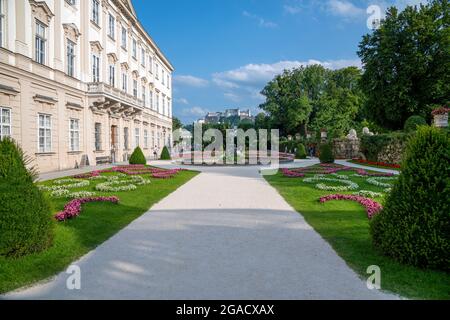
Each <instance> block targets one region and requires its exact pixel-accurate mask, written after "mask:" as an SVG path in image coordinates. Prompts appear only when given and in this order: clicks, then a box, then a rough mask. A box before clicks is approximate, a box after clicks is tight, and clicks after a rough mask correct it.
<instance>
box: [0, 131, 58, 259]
mask: <svg viewBox="0 0 450 320" xmlns="http://www.w3.org/2000/svg"><path fill="white" fill-rule="evenodd" d="M28 164H29V158H27V157H26V156H25V155H24V154H23V152H22V150H21V149H20V147H19V146H18V145H16V144H15V143H14V142H13V140H11V139H9V138H5V139H2V140H1V141H0V256H7V257H20V256H23V255H26V254H29V253H35V252H40V251H42V250H44V249H46V248H48V247H49V246H50V245H51V244H52V242H53V236H54V229H53V228H54V221H53V219H52V216H51V211H50V206H49V204H48V202H47V200H46V199H45V198H44V195H43V194H42V193H41V191H39V189H38V188H37V186H36V185H35V184H34V183H33V180H34V179H35V178H36V171H35V170H34V169H30V170H28V169H27V168H26V165H28Z"/></svg>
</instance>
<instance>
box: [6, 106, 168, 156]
mask: <svg viewBox="0 0 450 320" xmlns="http://www.w3.org/2000/svg"><path fill="white" fill-rule="evenodd" d="M11 125H12V122H11V109H9V108H0V139H2V138H4V137H10V136H11ZM140 133H141V130H140V128H135V129H134V142H135V143H134V147H138V146H143V147H144V148H149V134H148V133H149V132H148V129H144V137H143V145H141V141H140ZM151 133H152V136H151V139H152V144H151V146H155V147H158V148H160V147H161V138H163V140H164V143H168V142H169V141H166V136H165V134H164V135H163V137H162V136H161V133H160V132H157V137H155V131H151ZM80 136H81V134H80V120H79V119H70V125H69V151H70V152H77V151H80ZM169 140H170V136H169ZM94 141H95V142H94V145H95V150H96V151H102V124H101V123H98V122H97V123H95V125H94ZM123 141H124V150H129V149H130V145H129V129H128V127H125V128H124V129H123ZM155 142H156V144H155ZM38 150H39V153H49V152H51V151H52V117H51V115H48V114H39V118H38Z"/></svg>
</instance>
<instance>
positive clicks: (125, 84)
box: [122, 71, 128, 92]
mask: <svg viewBox="0 0 450 320" xmlns="http://www.w3.org/2000/svg"><path fill="white" fill-rule="evenodd" d="M122 90H123V91H125V92H128V76H127V73H126V72H125V71H124V72H122Z"/></svg>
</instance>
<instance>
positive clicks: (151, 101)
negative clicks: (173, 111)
mask: <svg viewBox="0 0 450 320" xmlns="http://www.w3.org/2000/svg"><path fill="white" fill-rule="evenodd" d="M149 104H150V106H149V108H150V109H153V108H154V105H153V91H152V89H150V91H149Z"/></svg>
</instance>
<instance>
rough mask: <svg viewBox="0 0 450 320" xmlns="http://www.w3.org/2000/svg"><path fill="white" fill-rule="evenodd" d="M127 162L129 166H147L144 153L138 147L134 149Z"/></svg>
mask: <svg viewBox="0 0 450 320" xmlns="http://www.w3.org/2000/svg"><path fill="white" fill-rule="evenodd" d="M128 161H129V163H130V164H144V165H145V164H147V160H146V159H145V156H144V153H143V152H142V149H141V148H140V147H136V149H134V151H133V153H132V154H131V157H130V160H128Z"/></svg>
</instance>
